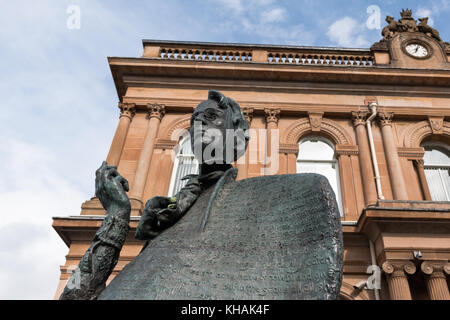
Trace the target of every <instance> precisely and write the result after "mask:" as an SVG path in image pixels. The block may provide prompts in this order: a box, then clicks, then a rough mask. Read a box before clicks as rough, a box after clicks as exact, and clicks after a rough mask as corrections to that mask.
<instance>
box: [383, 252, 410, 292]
mask: <svg viewBox="0 0 450 320" xmlns="http://www.w3.org/2000/svg"><path fill="white" fill-rule="evenodd" d="M382 268H383V271H384V272H385V273H386V278H387V283H388V286H389V293H390V296H391V299H392V300H411V290H410V288H409V283H408V276H407V274H410V275H411V274H414V273H415V272H416V266H415V265H414V264H413V263H412V262H411V261H386V262H385V263H383V265H382Z"/></svg>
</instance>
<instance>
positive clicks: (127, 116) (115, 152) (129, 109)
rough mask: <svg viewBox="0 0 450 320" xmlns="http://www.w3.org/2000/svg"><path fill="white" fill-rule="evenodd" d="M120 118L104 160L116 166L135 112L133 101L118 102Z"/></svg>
mask: <svg viewBox="0 0 450 320" xmlns="http://www.w3.org/2000/svg"><path fill="white" fill-rule="evenodd" d="M119 109H120V120H119V124H118V126H117V129H116V133H115V134H114V139H113V141H112V144H111V148H110V149H109V153H108V157H107V158H106V162H107V163H108V164H109V165H111V166H118V165H119V161H120V157H121V156H122V151H123V146H124V145H125V140H126V138H127V134H128V129H129V128H130V123H131V121H132V120H133V117H134V115H135V113H136V105H135V104H134V103H119Z"/></svg>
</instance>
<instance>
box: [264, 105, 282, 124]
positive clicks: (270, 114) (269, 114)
mask: <svg viewBox="0 0 450 320" xmlns="http://www.w3.org/2000/svg"><path fill="white" fill-rule="evenodd" d="M264 112H265V114H266V122H267V123H268V124H269V123H271V122H274V123H276V124H278V121H279V120H280V112H281V110H280V109H269V108H266V109H264Z"/></svg>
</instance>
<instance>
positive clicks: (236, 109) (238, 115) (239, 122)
mask: <svg viewBox="0 0 450 320" xmlns="http://www.w3.org/2000/svg"><path fill="white" fill-rule="evenodd" d="M208 100H213V101H215V102H217V105H218V106H219V108H221V109H224V110H225V111H226V112H227V114H229V115H230V116H227V119H229V120H231V124H232V126H233V128H234V129H235V130H237V129H242V130H248V129H249V124H248V121H247V119H245V116H244V114H243V113H242V110H241V107H240V106H239V104H238V103H237V102H236V101H234V100H233V99H231V98H228V97H225V96H224V95H223V94H222V93H221V92H219V91H216V90H209V92H208ZM227 128H229V126H228V123H227ZM229 129H231V128H229Z"/></svg>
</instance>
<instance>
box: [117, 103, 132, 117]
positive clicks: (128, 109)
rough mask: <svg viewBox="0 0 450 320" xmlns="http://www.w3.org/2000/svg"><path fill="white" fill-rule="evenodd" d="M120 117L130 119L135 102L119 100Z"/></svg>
mask: <svg viewBox="0 0 450 320" xmlns="http://www.w3.org/2000/svg"><path fill="white" fill-rule="evenodd" d="M119 109H120V117H121V118H122V117H127V118H129V119H130V120H132V119H133V117H134V115H135V114H136V104H135V103H123V102H119Z"/></svg>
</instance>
